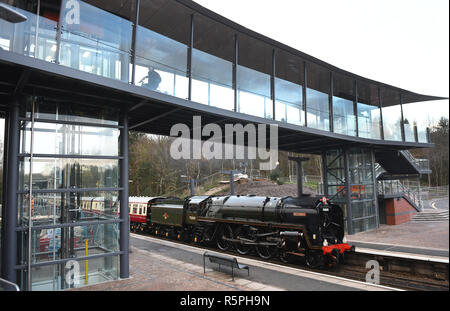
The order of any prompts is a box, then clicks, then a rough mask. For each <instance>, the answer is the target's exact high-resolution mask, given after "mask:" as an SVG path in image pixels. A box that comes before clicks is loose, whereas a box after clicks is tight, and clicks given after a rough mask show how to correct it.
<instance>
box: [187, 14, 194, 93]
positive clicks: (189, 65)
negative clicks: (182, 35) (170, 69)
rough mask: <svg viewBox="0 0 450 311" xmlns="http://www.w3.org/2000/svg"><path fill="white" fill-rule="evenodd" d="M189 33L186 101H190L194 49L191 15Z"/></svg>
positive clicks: (192, 18) (192, 16)
mask: <svg viewBox="0 0 450 311" xmlns="http://www.w3.org/2000/svg"><path fill="white" fill-rule="evenodd" d="M190 27H191V28H190V32H189V45H188V55H187V77H188V79H189V84H188V99H189V100H191V99H192V51H193V49H194V14H191V25H190Z"/></svg>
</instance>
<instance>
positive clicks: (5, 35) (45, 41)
mask: <svg viewBox="0 0 450 311" xmlns="http://www.w3.org/2000/svg"><path fill="white" fill-rule="evenodd" d="M4 5H7V4H4ZM7 6H8V5H7ZM8 7H10V8H11V9H13V10H15V11H17V12H19V13H20V14H22V15H25V16H26V17H27V20H26V21H24V22H21V23H10V22H8V21H6V20H4V19H0V49H3V50H5V51H11V52H14V53H18V54H21V55H25V56H30V57H36V58H39V59H43V60H46V61H49V62H54V61H55V59H56V24H57V23H56V21H54V20H51V19H49V18H46V17H42V16H39V17H38V18H37V16H36V14H33V13H31V12H28V11H25V10H22V9H19V8H16V7H11V6H8ZM36 22H38V23H39V31H38V41H37V44H38V45H37V53H36V55H35V52H36V48H35V46H36Z"/></svg>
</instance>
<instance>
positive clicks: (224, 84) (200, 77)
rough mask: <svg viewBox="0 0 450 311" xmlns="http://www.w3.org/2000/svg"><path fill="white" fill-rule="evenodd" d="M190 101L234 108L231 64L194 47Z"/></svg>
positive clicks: (229, 108) (228, 108)
mask: <svg viewBox="0 0 450 311" xmlns="http://www.w3.org/2000/svg"><path fill="white" fill-rule="evenodd" d="M192 101H195V102H199V103H202V104H205V105H210V106H215V107H219V108H223V109H227V110H234V90H233V64H232V63H231V62H229V61H226V60H223V59H221V58H218V57H215V56H213V55H209V54H207V53H205V52H202V51H199V50H196V49H194V50H193V51H192Z"/></svg>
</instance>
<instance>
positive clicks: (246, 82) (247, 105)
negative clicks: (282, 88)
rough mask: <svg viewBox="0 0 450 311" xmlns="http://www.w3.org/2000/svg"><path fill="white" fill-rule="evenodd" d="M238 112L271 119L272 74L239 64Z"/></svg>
mask: <svg viewBox="0 0 450 311" xmlns="http://www.w3.org/2000/svg"><path fill="white" fill-rule="evenodd" d="M237 80H238V112H242V113H246V114H251V115H254V116H257V117H261V118H268V119H271V118H272V115H273V102H272V100H271V99H270V75H268V74H265V73H261V72H258V71H256V70H253V69H250V68H247V67H244V66H238V67H237Z"/></svg>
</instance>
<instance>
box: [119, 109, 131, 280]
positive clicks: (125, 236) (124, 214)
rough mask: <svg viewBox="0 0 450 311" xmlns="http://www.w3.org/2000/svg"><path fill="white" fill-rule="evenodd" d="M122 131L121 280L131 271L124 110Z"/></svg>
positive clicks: (125, 113)
mask: <svg viewBox="0 0 450 311" xmlns="http://www.w3.org/2000/svg"><path fill="white" fill-rule="evenodd" d="M121 125H122V126H123V128H122V129H121V131H120V154H121V156H122V159H121V160H120V187H121V188H122V190H121V191H120V218H121V220H122V222H121V223H120V251H121V252H123V254H121V255H120V278H121V279H127V278H129V277H130V269H129V244H130V219H129V215H128V113H127V111H126V110H124V111H123V112H122V114H121Z"/></svg>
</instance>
